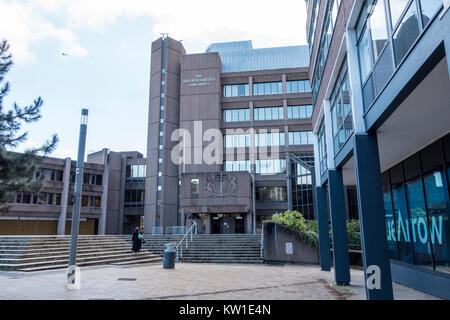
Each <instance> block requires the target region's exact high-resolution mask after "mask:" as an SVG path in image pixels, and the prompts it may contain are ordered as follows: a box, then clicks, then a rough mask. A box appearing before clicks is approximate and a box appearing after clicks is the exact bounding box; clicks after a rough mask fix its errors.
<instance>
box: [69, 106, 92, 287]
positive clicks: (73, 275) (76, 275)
mask: <svg viewBox="0 0 450 320" xmlns="http://www.w3.org/2000/svg"><path fill="white" fill-rule="evenodd" d="M87 119H88V110H87V109H82V110H81V123H80V137H79V141H78V158H77V168H76V172H75V173H76V174H75V194H74V196H75V199H74V204H73V211H72V229H71V232H70V254H69V267H68V269H67V288H68V289H69V290H73V289H79V287H80V270H79V268H78V267H77V266H76V263H77V243H78V229H79V224H80V205H81V187H82V185H83V168H84V152H85V149H86V132H87Z"/></svg>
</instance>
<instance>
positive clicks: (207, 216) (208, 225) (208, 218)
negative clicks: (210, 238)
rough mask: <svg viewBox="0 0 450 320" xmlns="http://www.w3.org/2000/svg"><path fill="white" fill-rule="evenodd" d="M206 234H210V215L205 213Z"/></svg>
mask: <svg viewBox="0 0 450 320" xmlns="http://www.w3.org/2000/svg"><path fill="white" fill-rule="evenodd" d="M205 233H206V234H211V215H210V214H207V215H206V230H205Z"/></svg>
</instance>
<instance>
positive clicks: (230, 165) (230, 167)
mask: <svg viewBox="0 0 450 320" xmlns="http://www.w3.org/2000/svg"><path fill="white" fill-rule="evenodd" d="M223 167H224V171H248V172H250V161H249V160H235V161H224V164H223Z"/></svg>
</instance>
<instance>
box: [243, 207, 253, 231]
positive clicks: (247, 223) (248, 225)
mask: <svg viewBox="0 0 450 320" xmlns="http://www.w3.org/2000/svg"><path fill="white" fill-rule="evenodd" d="M252 221H253V212H248V213H247V215H246V218H245V226H246V228H245V233H248V234H251V233H253V223H252Z"/></svg>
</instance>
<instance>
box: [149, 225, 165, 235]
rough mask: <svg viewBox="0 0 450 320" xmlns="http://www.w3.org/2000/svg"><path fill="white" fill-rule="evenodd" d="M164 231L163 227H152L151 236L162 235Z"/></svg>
mask: <svg viewBox="0 0 450 320" xmlns="http://www.w3.org/2000/svg"><path fill="white" fill-rule="evenodd" d="M163 233H164V229H163V227H153V228H152V234H163Z"/></svg>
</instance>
